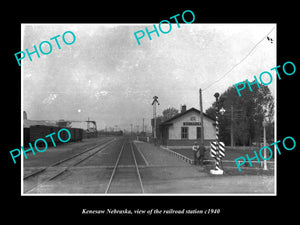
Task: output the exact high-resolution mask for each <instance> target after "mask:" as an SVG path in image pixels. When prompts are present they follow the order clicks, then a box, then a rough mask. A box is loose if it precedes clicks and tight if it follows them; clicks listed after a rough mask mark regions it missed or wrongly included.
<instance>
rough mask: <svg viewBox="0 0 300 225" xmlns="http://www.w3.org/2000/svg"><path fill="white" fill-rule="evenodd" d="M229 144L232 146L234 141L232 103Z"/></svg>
mask: <svg viewBox="0 0 300 225" xmlns="http://www.w3.org/2000/svg"><path fill="white" fill-rule="evenodd" d="M230 145H231V147H233V146H234V143H233V105H231V124H230Z"/></svg>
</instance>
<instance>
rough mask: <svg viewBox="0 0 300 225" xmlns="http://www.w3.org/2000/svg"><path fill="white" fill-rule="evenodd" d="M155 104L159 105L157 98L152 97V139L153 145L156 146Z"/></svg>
mask: <svg viewBox="0 0 300 225" xmlns="http://www.w3.org/2000/svg"><path fill="white" fill-rule="evenodd" d="M156 104H158V105H159V102H158V97H157V96H154V97H153V102H152V105H153V120H154V121H153V123H154V126H153V138H154V145H156V144H157V136H156Z"/></svg>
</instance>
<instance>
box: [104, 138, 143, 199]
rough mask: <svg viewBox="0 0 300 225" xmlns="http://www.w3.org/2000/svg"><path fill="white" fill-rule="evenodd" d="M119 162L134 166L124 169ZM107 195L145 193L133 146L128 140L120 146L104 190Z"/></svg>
mask: <svg viewBox="0 0 300 225" xmlns="http://www.w3.org/2000/svg"><path fill="white" fill-rule="evenodd" d="M121 161H122V163H125V162H126V163H130V164H131V163H133V164H134V166H132V165H131V166H130V165H128V167H126V166H125V167H124V165H121V164H120V162H121ZM109 193H143V194H144V193H145V191H144V187H143V182H142V179H141V175H140V171H139V166H138V164H137V160H136V156H135V153H134V150H133V145H132V142H130V141H129V140H128V139H127V140H125V141H124V143H123V145H122V148H121V150H120V153H119V155H118V158H117V161H116V164H115V166H114V169H113V171H112V174H111V176H110V179H109V182H108V185H107V188H106V190H105V194H109Z"/></svg>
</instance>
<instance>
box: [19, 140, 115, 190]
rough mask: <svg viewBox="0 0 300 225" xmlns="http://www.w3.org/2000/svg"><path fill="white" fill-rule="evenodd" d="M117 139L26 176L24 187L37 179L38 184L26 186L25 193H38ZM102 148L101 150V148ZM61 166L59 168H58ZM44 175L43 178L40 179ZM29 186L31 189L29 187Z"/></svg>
mask: <svg viewBox="0 0 300 225" xmlns="http://www.w3.org/2000/svg"><path fill="white" fill-rule="evenodd" d="M115 140H116V139H115V138H114V139H112V140H108V141H106V142H104V143H100V144H98V145H96V146H93V147H91V148H88V149H86V150H84V151H83V152H80V153H77V154H75V155H72V156H70V157H68V158H66V159H63V160H60V161H58V162H56V163H54V164H52V165H50V166H48V167H46V168H43V169H41V170H38V171H36V172H34V173H31V174H29V175H27V176H25V177H24V178H23V179H24V186H25V181H28V183H29V180H32V179H34V178H36V177H37V179H38V182H37V184H36V182H34V184H33V185H26V186H27V187H25V188H26V189H25V188H24V189H25V190H24V193H30V192H35V191H37V190H38V189H39V188H40V187H41V186H42V185H44V184H46V183H47V182H49V181H51V180H53V179H55V178H57V177H59V176H61V175H62V174H63V173H65V172H66V171H67V170H68V169H69V168H71V167H74V166H76V165H78V164H80V163H81V162H83V161H85V160H87V159H88V158H90V157H92V156H93V155H95V154H97V153H98V152H100V151H102V150H104V149H106V148H107V147H108V146H109V145H110V144H112V143H113V142H114V141H115ZM99 146H100V148H99ZM58 166H59V167H58ZM39 175H42V178H40V177H41V176H39ZM28 186H29V187H28Z"/></svg>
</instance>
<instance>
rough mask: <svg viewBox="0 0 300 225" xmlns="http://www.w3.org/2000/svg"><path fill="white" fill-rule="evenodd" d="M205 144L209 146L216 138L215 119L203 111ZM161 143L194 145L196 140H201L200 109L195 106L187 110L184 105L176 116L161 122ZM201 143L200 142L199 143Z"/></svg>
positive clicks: (177, 145)
mask: <svg viewBox="0 0 300 225" xmlns="http://www.w3.org/2000/svg"><path fill="white" fill-rule="evenodd" d="M203 124H204V145H205V146H209V143H210V142H211V141H214V140H215V138H216V124H215V120H214V119H213V118H211V117H210V116H208V115H207V114H205V113H203ZM159 130H160V132H159V133H160V138H161V143H162V144H163V145H166V146H170V147H175V146H176V147H179V146H192V145H193V144H194V142H195V141H198V142H200V138H201V132H203V131H202V130H201V118H200V111H199V110H197V109H195V108H190V109H189V110H186V106H185V105H183V106H182V108H181V112H180V113H179V114H177V115H176V116H174V117H172V118H170V119H168V120H166V121H164V122H162V123H160V124H159ZM199 144H200V143H199Z"/></svg>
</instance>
